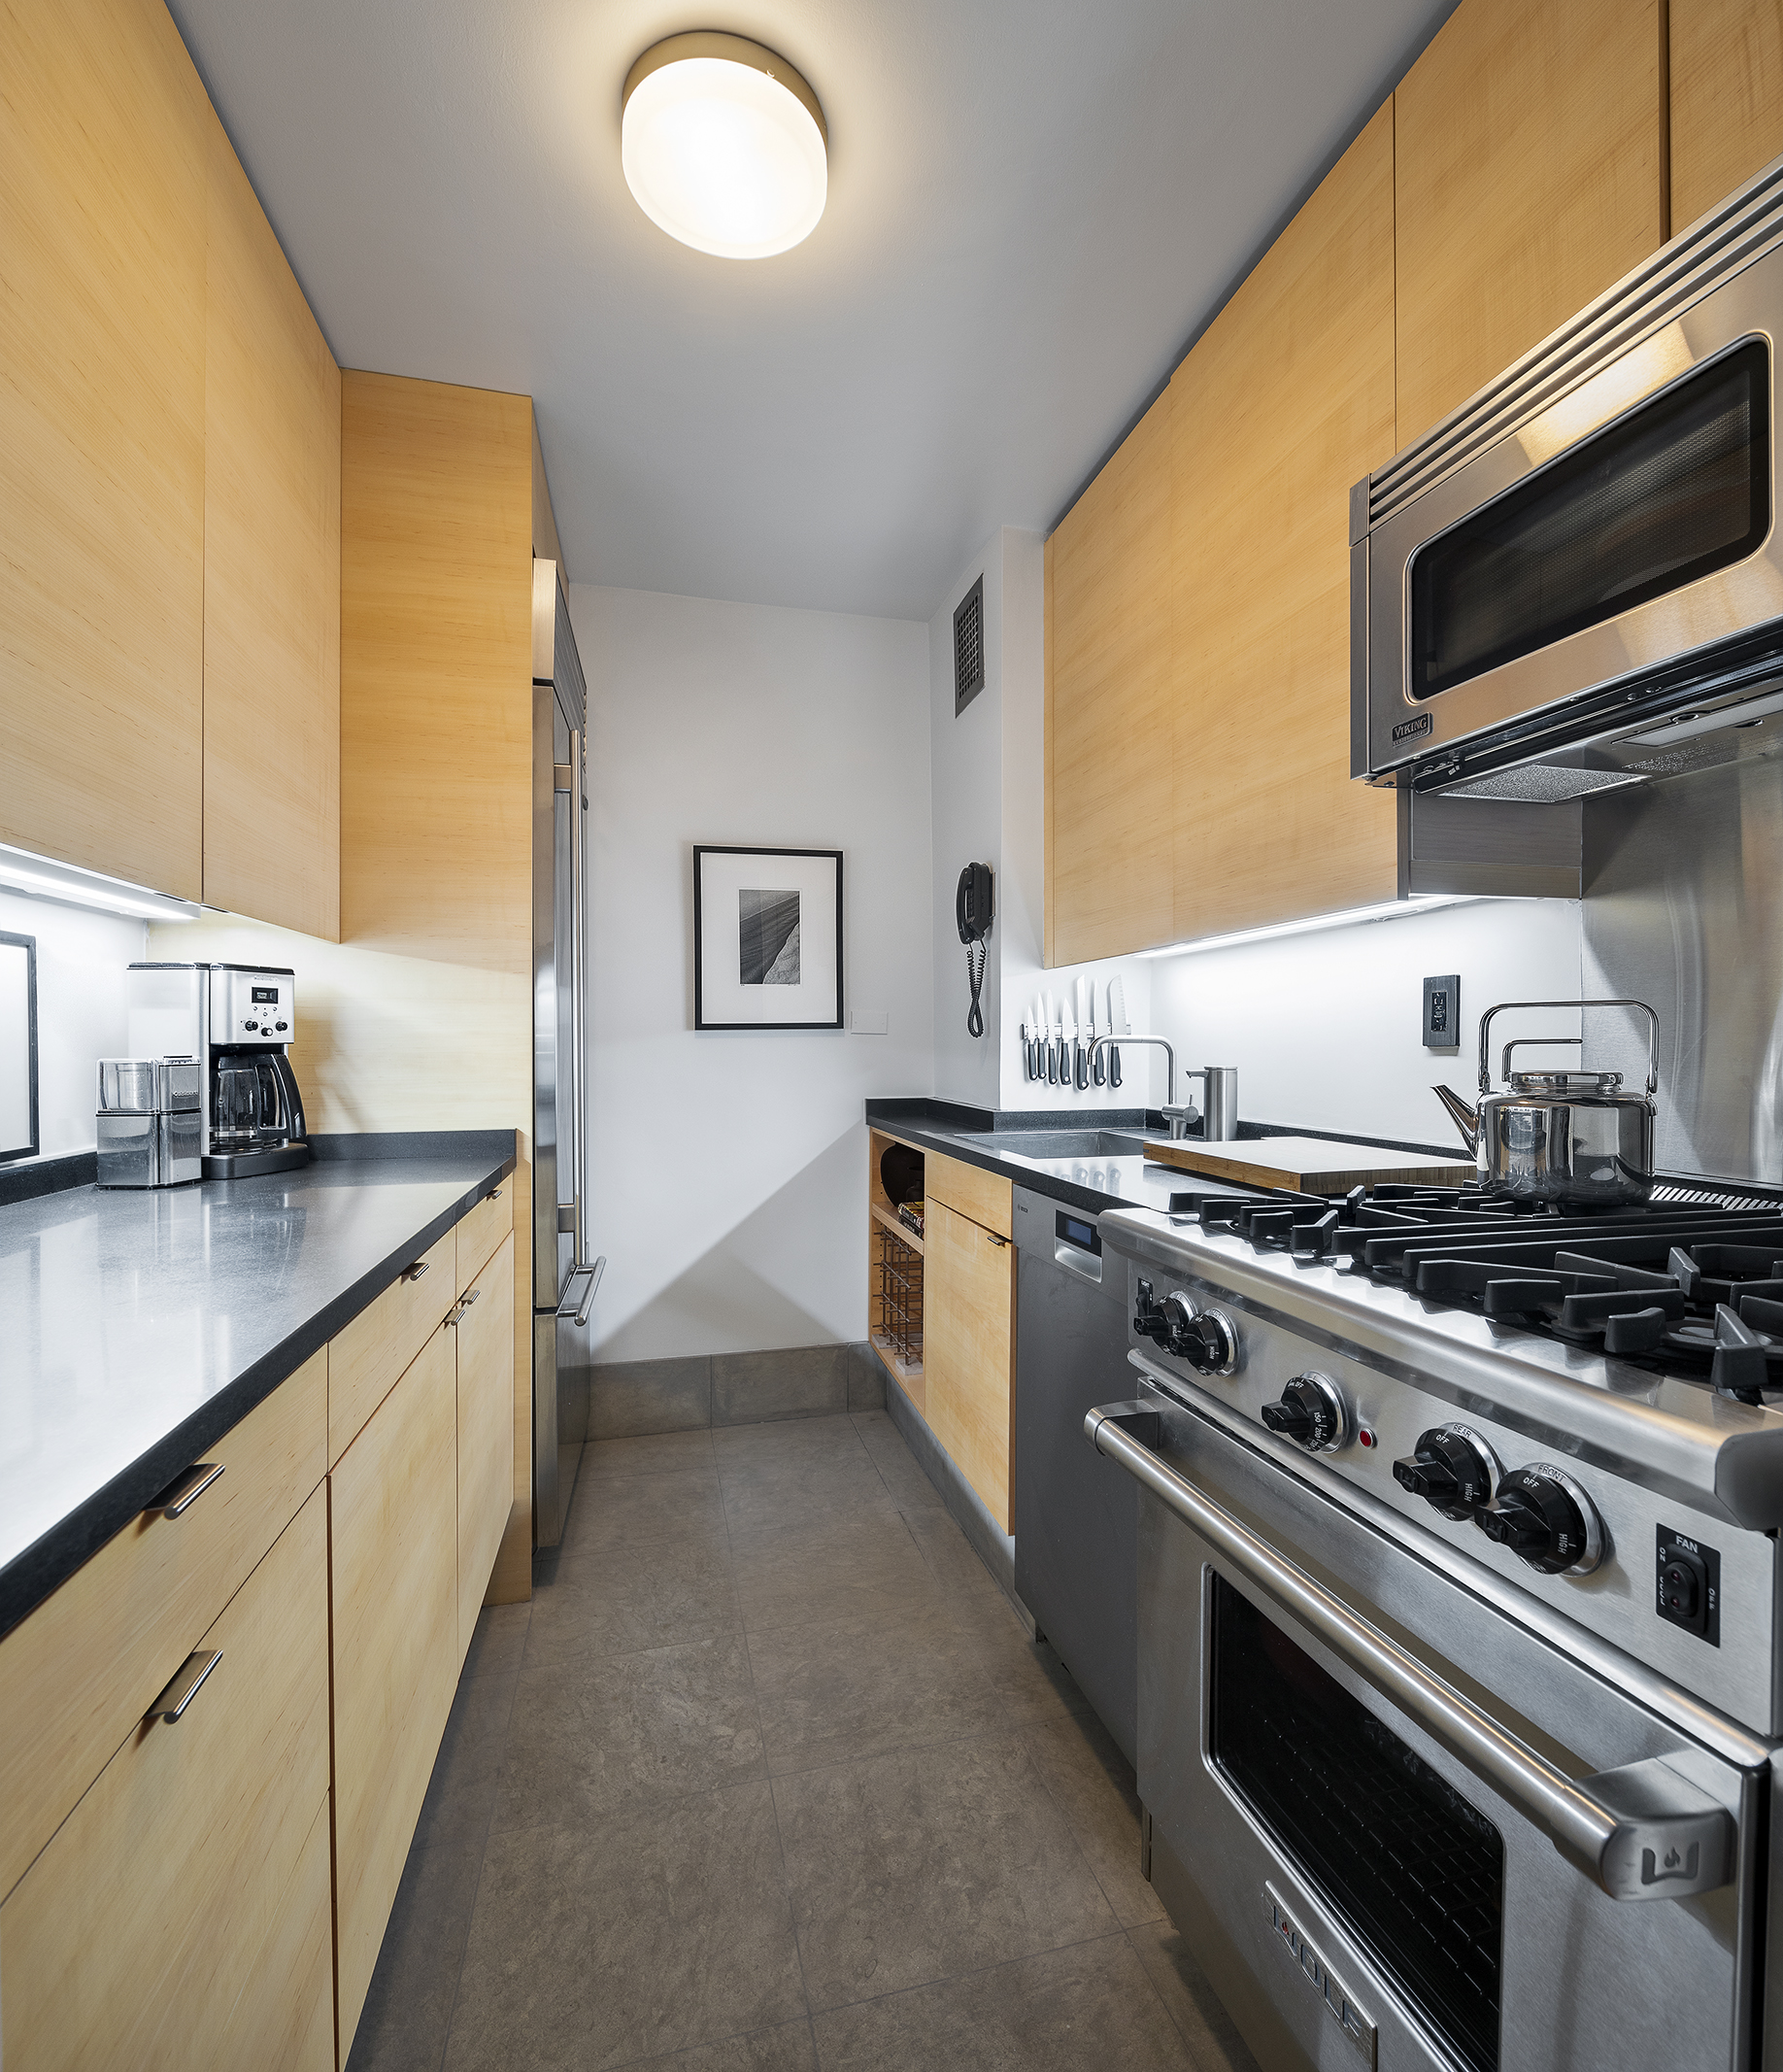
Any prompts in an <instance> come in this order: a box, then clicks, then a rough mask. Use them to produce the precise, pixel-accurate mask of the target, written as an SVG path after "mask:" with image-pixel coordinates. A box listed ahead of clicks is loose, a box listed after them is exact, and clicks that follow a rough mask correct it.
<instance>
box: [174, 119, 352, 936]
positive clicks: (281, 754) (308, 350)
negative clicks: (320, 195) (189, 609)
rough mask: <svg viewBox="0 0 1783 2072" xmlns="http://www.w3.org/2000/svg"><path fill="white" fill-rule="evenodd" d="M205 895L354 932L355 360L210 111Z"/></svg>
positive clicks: (286, 921)
mask: <svg viewBox="0 0 1783 2072" xmlns="http://www.w3.org/2000/svg"><path fill="white" fill-rule="evenodd" d="M206 115H207V118H208V128H209V151H208V153H207V158H206V194H207V211H206V222H207V230H206V298H205V313H206V321H205V374H204V413H205V440H204V490H205V494H204V519H205V523H204V897H205V899H206V900H207V901H208V902H209V903H210V904H211V905H213V906H223V907H227V908H229V909H230V910H231V911H232V912H234V913H238V914H251V915H252V916H253V918H254V919H255V920H257V921H271V922H274V923H276V924H277V925H278V926H279V927H281V928H294V929H298V930H301V931H302V933H303V934H306V935H320V936H323V937H324V938H326V939H327V940H328V941H331V942H333V941H338V940H339V939H340V933H341V374H340V369H339V368H338V367H337V366H336V365H335V363H334V356H333V354H331V353H330V352H329V350H328V347H327V344H326V341H325V340H324V339H323V337H322V334H321V332H320V329H319V328H318V326H317V323H316V319H315V318H314V317H313V316H312V315H311V313H310V306H309V304H308V303H307V302H306V301H305V300H304V297H303V290H302V289H300V288H299V287H298V286H297V282H296V279H295V277H294V276H293V274H292V272H291V269H290V267H289V266H288V265H287V264H286V257H285V254H284V253H283V252H282V251H281V250H280V248H279V240H278V239H277V238H276V237H275V236H274V235H273V231H272V225H271V224H270V223H269V222H268V221H266V218H265V215H264V214H263V213H262V211H261V208H260V204H259V203H258V201H257V200H255V198H254V192H253V189H252V187H250V186H249V184H248V176H247V175H246V174H245V173H244V172H243V171H242V168H241V165H240V163H239V162H238V161H237V158H236V155H235V153H234V151H233V149H232V148H231V147H230V143H229V140H228V138H227V137H226V136H225V135H224V134H223V127H222V124H221V123H220V122H219V121H218V120H217V119H216V117H215V116H213V115H211V114H210V112H209V110H207V111H206Z"/></svg>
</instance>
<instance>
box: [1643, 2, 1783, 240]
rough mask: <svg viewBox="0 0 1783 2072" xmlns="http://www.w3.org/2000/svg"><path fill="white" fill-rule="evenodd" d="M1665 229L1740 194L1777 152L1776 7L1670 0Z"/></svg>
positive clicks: (1781, 54)
mask: <svg viewBox="0 0 1783 2072" xmlns="http://www.w3.org/2000/svg"><path fill="white" fill-rule="evenodd" d="M1670 14H1671V226H1672V228H1673V229H1674V230H1686V229H1688V228H1689V227H1690V225H1691V224H1692V223H1694V222H1695V221H1696V220H1697V218H1698V217H1699V216H1701V215H1702V214H1703V213H1704V212H1705V211H1706V210H1709V209H1712V208H1713V207H1714V206H1715V204H1716V203H1717V202H1718V201H1721V200H1722V199H1724V198H1725V197H1726V196H1727V195H1729V194H1731V193H1733V189H1734V188H1735V187H1743V186H1744V185H1745V184H1746V182H1747V181H1748V180H1750V179H1751V178H1752V176H1753V174H1754V173H1756V172H1759V171H1760V170H1762V168H1764V167H1765V166H1766V165H1768V164H1769V163H1770V161H1771V160H1772V159H1773V158H1774V157H1775V156H1776V155H1777V153H1779V152H1783V7H1780V6H1779V5H1778V4H1777V0H1670Z"/></svg>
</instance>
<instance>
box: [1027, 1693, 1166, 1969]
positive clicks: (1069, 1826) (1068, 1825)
mask: <svg viewBox="0 0 1783 2072" xmlns="http://www.w3.org/2000/svg"><path fill="white" fill-rule="evenodd" d="M1053 1731H1054V1730H1053V1728H1052V1727H1050V1726H1030V1727H1025V1728H1024V1729H1023V1730H1022V1746H1023V1747H1024V1748H1025V1749H1026V1750H1027V1759H1028V1761H1029V1762H1030V1763H1032V1764H1033V1771H1034V1775H1035V1776H1036V1777H1037V1778H1038V1779H1039V1780H1040V1788H1041V1789H1042V1790H1043V1791H1044V1792H1045V1793H1046V1795H1047V1797H1048V1798H1049V1799H1051V1800H1052V1802H1053V1807H1054V1810H1055V1811H1056V1812H1057V1813H1058V1815H1059V1817H1060V1819H1061V1820H1062V1821H1063V1822H1064V1824H1065V1832H1066V1833H1067V1834H1068V1835H1069V1836H1070V1837H1071V1846H1072V1848H1074V1849H1075V1850H1076V1851H1077V1853H1078V1855H1079V1856H1080V1857H1082V1859H1083V1865H1084V1869H1085V1870H1087V1871H1088V1872H1089V1873H1090V1877H1091V1880H1092V1882H1093V1885H1095V1888H1096V1890H1097V1891H1098V1892H1100V1893H1101V1895H1102V1903H1103V1905H1104V1906H1106V1907H1107V1909H1108V1911H1109V1913H1110V1915H1111V1916H1112V1917H1113V1918H1114V1919H1115V1920H1116V1921H1117V1922H1118V1923H1119V1925H1120V1928H1121V1931H1122V1933H1123V1934H1125V1933H1126V1931H1127V1923H1126V1921H1124V1920H1122V1919H1121V1913H1120V1909H1119V1908H1118V1907H1117V1906H1116V1905H1115V1900H1114V1894H1113V1893H1112V1892H1110V1891H1109V1889H1108V1887H1107V1886H1106V1885H1104V1884H1103V1883H1102V1878H1101V1874H1100V1872H1099V1871H1097V1869H1096V1867H1095V1865H1094V1864H1093V1863H1092V1862H1091V1860H1090V1851H1088V1850H1087V1849H1085V1847H1084V1845H1083V1840H1082V1838H1081V1837H1080V1836H1079V1834H1078V1832H1077V1822H1076V1821H1075V1820H1073V1819H1072V1817H1071V1815H1070V1812H1069V1810H1068V1809H1067V1808H1066V1806H1065V1804H1064V1802H1063V1800H1062V1799H1060V1796H1059V1794H1058V1792H1056V1791H1055V1790H1054V1789H1053V1786H1052V1782H1051V1780H1050V1779H1049V1778H1048V1776H1047V1774H1046V1772H1045V1770H1044V1769H1042V1767H1041V1766H1040V1764H1039V1763H1037V1762H1035V1761H1034V1752H1033V1749H1032V1746H1031V1741H1032V1737H1033V1736H1034V1735H1036V1734H1049V1733H1051V1732H1053ZM1138 1840H1139V1836H1138V1829H1137V1828H1136V1827H1135V1829H1134V1832H1133V1842H1134V1850H1135V1853H1137V1846H1138Z"/></svg>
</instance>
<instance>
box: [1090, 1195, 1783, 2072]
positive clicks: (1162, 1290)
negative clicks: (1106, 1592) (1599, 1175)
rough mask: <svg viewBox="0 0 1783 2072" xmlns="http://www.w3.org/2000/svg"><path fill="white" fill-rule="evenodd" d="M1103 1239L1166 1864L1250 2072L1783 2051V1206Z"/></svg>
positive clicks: (1317, 1218) (1223, 1214)
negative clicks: (1136, 1503) (1123, 1384)
mask: <svg viewBox="0 0 1783 2072" xmlns="http://www.w3.org/2000/svg"><path fill="white" fill-rule="evenodd" d="M1101 1231H1102V1239H1103V1244H1104V1248H1105V1253H1106V1254H1107V1255H1110V1257H1111V1261H1112V1262H1113V1263H1116V1264H1118V1265H1119V1266H1121V1267H1123V1268H1124V1269H1125V1272H1126V1274H1127V1291H1128V1295H1129V1298H1130V1301H1131V1308H1130V1312H1129V1314H1130V1318H1131V1321H1132V1332H1131V1350H1130V1352H1129V1354H1128V1358H1129V1361H1130V1363H1131V1366H1132V1367H1133V1368H1134V1369H1135V1370H1137V1383H1138V1386H1137V1389H1136V1391H1135V1392H1134V1395H1133V1397H1132V1399H1131V1400H1128V1401H1123V1402H1121V1403H1111V1404H1109V1405H1107V1406H1106V1407H1104V1408H1103V1409H1101V1410H1093V1411H1092V1412H1091V1415H1090V1417H1089V1419H1088V1421H1087V1425H1086V1430H1087V1432H1088V1433H1089V1435H1090V1437H1091V1439H1092V1440H1093V1443H1094V1444H1095V1445H1096V1446H1097V1447H1098V1448H1099V1449H1100V1450H1101V1451H1102V1452H1104V1453H1105V1454H1107V1455H1108V1456H1110V1457H1111V1458H1112V1459H1114V1460H1116V1461H1118V1462H1120V1463H1121V1464H1122V1465H1123V1466H1124V1467H1126V1468H1127V1470H1128V1471H1129V1472H1130V1473H1131V1474H1132V1475H1133V1477H1134V1478H1135V1479H1136V1480H1137V1481H1138V1483H1139V1485H1140V1530H1139V1585H1140V1588H1139V1597H1140V1614H1139V1651H1140V1660H1139V1752H1138V1773H1139V1791H1140V1796H1141V1799H1142V1801H1143V1802H1144V1805H1145V1807H1146V1812H1147V1818H1148V1833H1149V1847H1150V1852H1151V1871H1152V1876H1153V1879H1154V1882H1155V1884H1156V1885H1157V1887H1158V1889H1159V1892H1160V1895H1161V1898H1162V1899H1163V1901H1164V1903H1165V1905H1166V1906H1167V1907H1168V1909H1169V1912H1170V1914H1171V1916H1172V1918H1173V1919H1175V1921H1176V1923H1177V1925H1178V1927H1179V1928H1180V1929H1181V1930H1182V1932H1183V1934H1184V1936H1185V1937H1186V1939H1187V1940H1188V1941H1189V1943H1190V1945H1191V1946H1192V1948H1193V1949H1194V1952H1195V1953H1196V1955H1197V1957H1198V1958H1199V1961H1200V1962H1201V1964H1202V1966H1203V1968H1204V1969H1205V1970H1206V1971H1207V1973H1208V1975H1209V1977H1210V1978H1211V1979H1212V1980H1213V1983H1214V1985H1215V1987H1217V1989H1218V1990H1219V1991H1220V1993H1221V1995H1222V1996H1223V1998H1224V1999H1225V2000H1226V2002H1227V2004H1228V2007H1229V2008H1230V2010H1231V2012H1232V2015H1233V2017H1234V2019H1235V2020H1236V2021H1237V2022H1238V2024H1239V2026H1240V2028H1241V2029H1242V2030H1243V2032H1244V2034H1245V2037H1246V2040H1247V2042H1248V2043H1249V2044H1250V2046H1251V2048H1252V2050H1253V2051H1254V2052H1255V2054H1256V2055H1257V2056H1258V2058H1259V2060H1260V2062H1261V2063H1262V2065H1263V2066H1264V2067H1265V2072H1278V2068H1282V2072H1286V2068H1295V2072H1300V2068H1304V2067H1308V2066H1319V2067H1322V2068H1336V2067H1340V2066H1341V2067H1344V2068H1346V2072H1347V2068H1351V2067H1355V2066H1356V2065H1358V2064H1362V2065H1367V2066H1373V2065H1378V2066H1380V2067H1382V2068H1385V2072H1400V2068H1405V2067H1414V2066H1415V2067H1436V2066H1441V2067H1451V2068H1454V2067H1460V2068H1464V2072H1498V2068H1503V2072H1561V2068H1563V2067H1564V2068H1566V2072H1598V2068H1609V2067H1612V2066H1613V2067H1616V2068H1617V2072H1645V2068H1648V2067H1651V2068H1653V2072H1661V2068H1664V2072H1748V2068H1754V2067H1760V2066H1765V2065H1770V2066H1779V2065H1783V2008H1780V2007H1779V2006H1778V2005H1777V2004H1776V2003H1777V2002H1779V2001H1783V1985H1780V1987H1779V1990H1778V1992H1777V1993H1776V1994H1775V1995H1774V1996H1769V1997H1767V1996H1766V1990H1765V1976H1766V1968H1767V1959H1768V1958H1769V1957H1770V1955H1771V1953H1772V1952H1773V1951H1776V1950H1778V1949H1779V1948H1780V1947H1783V1899H1780V1901H1779V1903H1777V1904H1772V1905H1769V1906H1768V1907H1767V1904H1766V1900H1767V1894H1768V1892H1769V1890H1770V1887H1771V1885H1772V1882H1773V1858H1774V1855H1775V1839H1774V1833H1773V1830H1774V1828H1775V1825H1776V1824H1777V1823H1776V1822H1775V1821H1774V1818H1773V1811H1772V1803H1771V1801H1772V1778H1773V1773H1774V1771H1775V1767H1776V1757H1777V1752H1778V1742H1779V1737H1780V1736H1783V1690H1780V1683H1783V1676H1780V1668H1783V1650H1780V1647H1779V1633H1778V1609H1779V1604H1778V1598H1779V1591H1778V1583H1779V1579H1778V1560H1777V1539H1776V1534H1777V1530H1778V1528H1779V1527H1783V1408H1778V1407H1773V1406H1778V1405H1783V1307H1780V1306H1779V1305H1780V1303H1783V1200H1779V1199H1777V1198H1775V1197H1774V1196H1773V1194H1772V1193H1771V1192H1770V1191H1767V1190H1766V1189H1764V1188H1762V1187H1753V1188H1746V1187H1744V1186H1740V1187H1736V1188H1722V1187H1719V1186H1718V1185H1714V1184H1708V1183H1677V1184H1674V1185H1670V1186H1665V1185H1663V1186H1661V1187H1660V1188H1659V1189H1658V1190H1656V1198H1655V1200H1654V1201H1652V1202H1651V1203H1649V1204H1648V1205H1646V1206H1644V1207H1643V1208H1641V1209H1638V1210H1633V1211H1618V1212H1615V1213H1605V1214H1599V1215H1596V1216H1592V1217H1579V1218H1576V1219H1574V1218H1567V1217H1563V1216H1562V1215H1559V1214H1555V1213H1553V1212H1538V1213H1523V1212H1518V1211H1516V1210H1515V1209H1514V1208H1513V1207H1512V1206H1510V1205H1506V1204H1499V1203H1495V1202H1493V1201H1491V1200H1490V1199H1488V1198H1486V1197H1484V1196H1481V1195H1478V1194H1475V1193H1473V1192H1471V1191H1470V1190H1463V1191H1461V1192H1457V1193H1452V1194H1430V1195H1416V1194H1414V1193H1413V1192H1412V1191H1411V1190H1409V1189H1382V1190H1377V1191H1376V1193H1375V1194H1374V1195H1373V1196H1372V1197H1369V1198H1367V1199H1363V1198H1362V1197H1361V1196H1360V1195H1358V1196H1353V1197H1351V1198H1349V1199H1347V1200H1346V1201H1342V1202H1335V1203H1329V1202H1326V1201H1323V1200H1319V1199H1316V1198H1281V1197H1276V1198H1266V1197H1259V1198H1257V1199H1255V1200H1253V1201H1250V1202H1234V1201H1232V1200H1231V1199H1230V1198H1227V1199H1225V1200H1224V1201H1214V1200H1208V1201H1205V1202H1203V1203H1201V1204H1199V1205H1192V1206H1191V1208H1190V1211H1189V1212H1188V1213H1185V1214H1181V1215H1178V1214H1164V1213H1161V1212H1158V1211H1149V1210H1121V1211H1118V1212H1114V1213H1110V1214H1106V1215H1104V1216H1103V1218H1102V1221H1101ZM1111 1378H1112V1377H1111ZM1773 1380H1774V1381H1775V1382H1776V1383H1777V1384H1778V1386H1777V1389H1776V1390H1774V1391H1773V1390H1772V1389H1771V1383H1772V1381H1773ZM1779 1978H1780V1980H1783V1972H1780V1973H1779Z"/></svg>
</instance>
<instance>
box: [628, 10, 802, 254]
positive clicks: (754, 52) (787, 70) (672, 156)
mask: <svg viewBox="0 0 1783 2072" xmlns="http://www.w3.org/2000/svg"><path fill="white" fill-rule="evenodd" d="M620 161H621V163H622V165H623V167H624V169H625V184H626V186H627V187H630V189H631V191H632V194H633V195H634V196H635V198H636V200H637V204H638V207H639V208H640V209H642V210H643V211H644V213H645V215H646V216H648V217H649V218H650V220H651V221H652V222H653V223H655V224H656V226H657V227H658V228H659V229H662V230H666V231H667V232H668V234H669V235H670V237H673V238H679V239H680V241H681V242H682V244H684V245H691V246H692V248H693V249H694V251H695V252H710V253H713V254H714V255H717V256H718V257H720V258H724V259H765V258H771V257H772V256H773V255H774V254H775V253H777V252H787V251H790V250H791V247H792V246H794V245H796V244H798V243H800V242H801V241H802V240H803V239H805V238H807V237H809V236H810V235H811V233H812V231H813V230H815V229H816V228H817V224H818V219H819V218H820V217H821V216H822V215H823V213H824V199H825V197H826V196H827V194H828V191H829V131H828V129H827V128H826V126H825V125H824V111H823V109H822V108H821V107H819V105H818V97H817V95H816V94H815V93H813V92H812V90H811V88H810V87H809V86H808V85H806V83H805V81H804V80H803V79H802V78H801V77H800V76H799V75H798V73H796V72H795V71H794V70H793V69H792V67H791V65H790V64H788V63H787V61H786V59H785V58H784V57H781V56H779V55H777V54H776V53H775V52H774V51H770V50H768V49H767V48H766V47H765V46H764V45H761V44H758V43H751V42H750V40H749V38H748V37H746V36H724V35H721V34H720V33H718V32H717V31H716V30H706V29H701V30H696V31H694V32H692V33H691V34H690V35H686V36H669V37H665V38H664V39H663V41H662V42H661V43H658V44H653V45H652V46H651V48H650V49H649V50H648V51H645V52H644V54H643V56H642V57H640V58H639V59H638V61H637V63H636V64H635V65H633V66H632V68H631V71H630V73H629V74H628V75H627V77H626V80H625V102H624V117H623V119H622V124H621V129H620Z"/></svg>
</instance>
